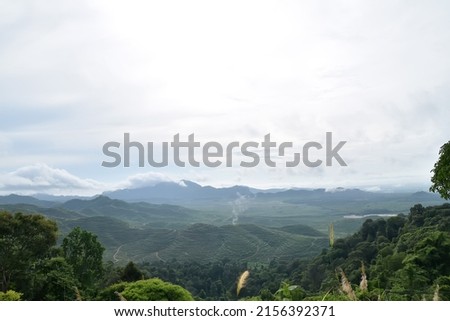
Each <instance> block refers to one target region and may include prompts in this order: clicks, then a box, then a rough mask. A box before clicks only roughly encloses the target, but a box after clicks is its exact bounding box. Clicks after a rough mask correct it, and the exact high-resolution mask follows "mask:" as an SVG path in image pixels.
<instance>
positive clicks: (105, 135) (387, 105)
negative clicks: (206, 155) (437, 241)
mask: <svg viewBox="0 0 450 321" xmlns="http://www.w3.org/2000/svg"><path fill="white" fill-rule="evenodd" d="M449 17H450V2H449V1H444V0H443V1H394V0H385V1H384V0H383V1H359V0H358V1H356V0H355V1H335V0H334V1H317V0H315V1H298V0H296V1H279V0H277V1H261V0H258V1H242V0H240V1H231V0H227V1H167V0H166V1H135V0H130V1H112V0H105V1H98V0H89V1H81V0H76V1H61V0H53V1H23V0H2V1H0V193H2V194H6V193H10V192H18V193H24V194H30V193H35V192H45V193H55V194H84V195H86V194H93V193H98V192H101V191H103V190H107V189H114V188H124V187H133V186H144V185H147V184H154V183H155V182H157V181H160V180H174V181H178V180H180V179H189V180H193V181H196V182H198V183H200V184H202V185H205V184H209V185H214V186H229V185H235V184H241V185H252V186H257V187H289V186H297V187H330V188H332V187H338V186H343V187H364V188H368V189H371V190H379V189H380V188H381V189H383V188H387V187H394V188H408V186H412V188H416V187H417V186H419V187H423V188H424V189H426V188H427V187H428V186H429V179H430V170H431V168H432V166H433V164H434V162H435V161H436V160H437V157H438V150H439V147H440V146H441V145H443V144H444V143H445V142H447V141H448V140H449V139H450V126H449V123H450V90H449V89H450V88H449V87H450V59H449V58H448V57H450V19H449ZM124 132H129V133H130V135H131V137H132V139H133V140H136V141H139V142H142V143H143V144H145V143H146V142H149V141H152V142H155V143H157V146H158V144H159V143H161V142H163V141H171V140H172V138H173V135H175V134H177V133H180V136H181V137H182V138H187V136H188V135H189V134H191V133H194V134H195V137H196V139H197V140H198V141H199V142H200V143H202V144H204V143H206V142H208V141H219V142H221V143H223V144H226V143H228V142H231V141H236V140H237V141H239V142H245V141H258V142H261V141H262V139H263V137H264V135H265V134H267V133H270V134H271V138H272V140H274V141H276V142H278V143H281V142H283V141H291V142H293V143H294V146H301V145H302V144H304V143H305V142H307V141H318V142H320V143H322V144H323V143H324V142H325V133H326V132H332V133H333V139H335V140H336V142H337V141H340V140H343V141H344V140H345V141H347V143H346V145H344V147H343V148H342V149H341V152H340V155H341V156H342V157H343V158H344V160H345V161H346V162H347V164H348V166H347V167H342V166H339V165H338V164H334V166H332V167H325V166H320V167H317V168H308V167H306V166H304V165H302V164H301V165H299V166H298V167H295V168H286V167H285V166H283V163H282V159H281V160H280V159H279V161H281V163H280V164H279V165H278V166H277V167H276V168H269V167H267V166H265V165H264V164H260V165H259V166H257V167H255V168H248V169H245V168H242V167H239V166H238V164H236V166H234V167H232V168H227V167H225V166H221V167H218V168H213V169H210V168H208V167H205V166H201V167H199V168H194V167H189V166H188V167H186V168H180V167H176V166H174V165H173V164H172V165H171V166H167V167H164V168H152V167H150V166H148V165H147V166H146V167H144V168H139V167H138V166H137V163H134V164H132V166H131V167H130V168H124V167H123V166H119V167H116V168H105V167H102V166H101V163H102V161H104V160H109V159H108V158H107V157H106V156H105V155H104V154H103V153H102V146H103V144H104V143H106V142H108V141H117V142H121V141H122V142H123V133H124ZM237 157H238V156H237Z"/></svg>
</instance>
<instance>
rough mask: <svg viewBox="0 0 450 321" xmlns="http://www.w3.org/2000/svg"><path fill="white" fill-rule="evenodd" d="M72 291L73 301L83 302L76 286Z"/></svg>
mask: <svg viewBox="0 0 450 321" xmlns="http://www.w3.org/2000/svg"><path fill="white" fill-rule="evenodd" d="M74 290H75V301H83V300H82V298H81V294H80V291H79V290H78V288H77V287H76V286H75V287H74Z"/></svg>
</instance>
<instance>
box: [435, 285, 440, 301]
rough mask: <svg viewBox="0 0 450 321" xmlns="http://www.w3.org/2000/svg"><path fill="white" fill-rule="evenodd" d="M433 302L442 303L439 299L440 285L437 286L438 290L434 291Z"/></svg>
mask: <svg viewBox="0 0 450 321" xmlns="http://www.w3.org/2000/svg"><path fill="white" fill-rule="evenodd" d="M433 301H440V298H439V284H436V289H435V290H434V295H433Z"/></svg>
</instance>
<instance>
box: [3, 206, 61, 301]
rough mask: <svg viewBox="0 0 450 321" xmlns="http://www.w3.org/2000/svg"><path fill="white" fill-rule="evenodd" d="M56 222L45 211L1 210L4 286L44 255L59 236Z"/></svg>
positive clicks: (17, 279)
mask: <svg viewBox="0 0 450 321" xmlns="http://www.w3.org/2000/svg"><path fill="white" fill-rule="evenodd" d="M56 232H57V226H56V223H55V222H53V221H51V220H49V219H47V218H45V217H44V216H41V215H24V214H21V213H17V214H14V215H12V214H10V213H6V212H1V213H0V277H1V279H0V285H1V287H0V290H2V291H3V292H5V291H6V290H8V289H9V288H10V285H11V283H16V288H17V287H18V288H20V287H21V285H20V283H21V279H23V276H24V275H25V274H27V273H28V272H30V270H31V269H32V267H33V265H34V264H35V263H36V262H37V261H38V260H40V259H44V258H45V257H46V256H47V255H48V254H49V251H50V249H51V248H52V246H54V245H55V244H56V239H57V233H56Z"/></svg>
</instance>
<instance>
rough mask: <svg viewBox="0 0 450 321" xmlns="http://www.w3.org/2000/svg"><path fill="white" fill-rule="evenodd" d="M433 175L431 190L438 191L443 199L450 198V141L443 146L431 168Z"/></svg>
mask: <svg viewBox="0 0 450 321" xmlns="http://www.w3.org/2000/svg"><path fill="white" fill-rule="evenodd" d="M431 172H432V173H433V176H432V177H431V182H432V183H433V184H432V185H431V187H430V191H431V192H435V193H436V192H437V193H439V194H440V195H441V197H442V198H443V199H446V200H448V199H450V141H448V142H447V143H445V144H444V145H442V146H441V148H440V150H439V159H438V161H437V162H436V163H435V164H434V168H433V169H432V170H431Z"/></svg>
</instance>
